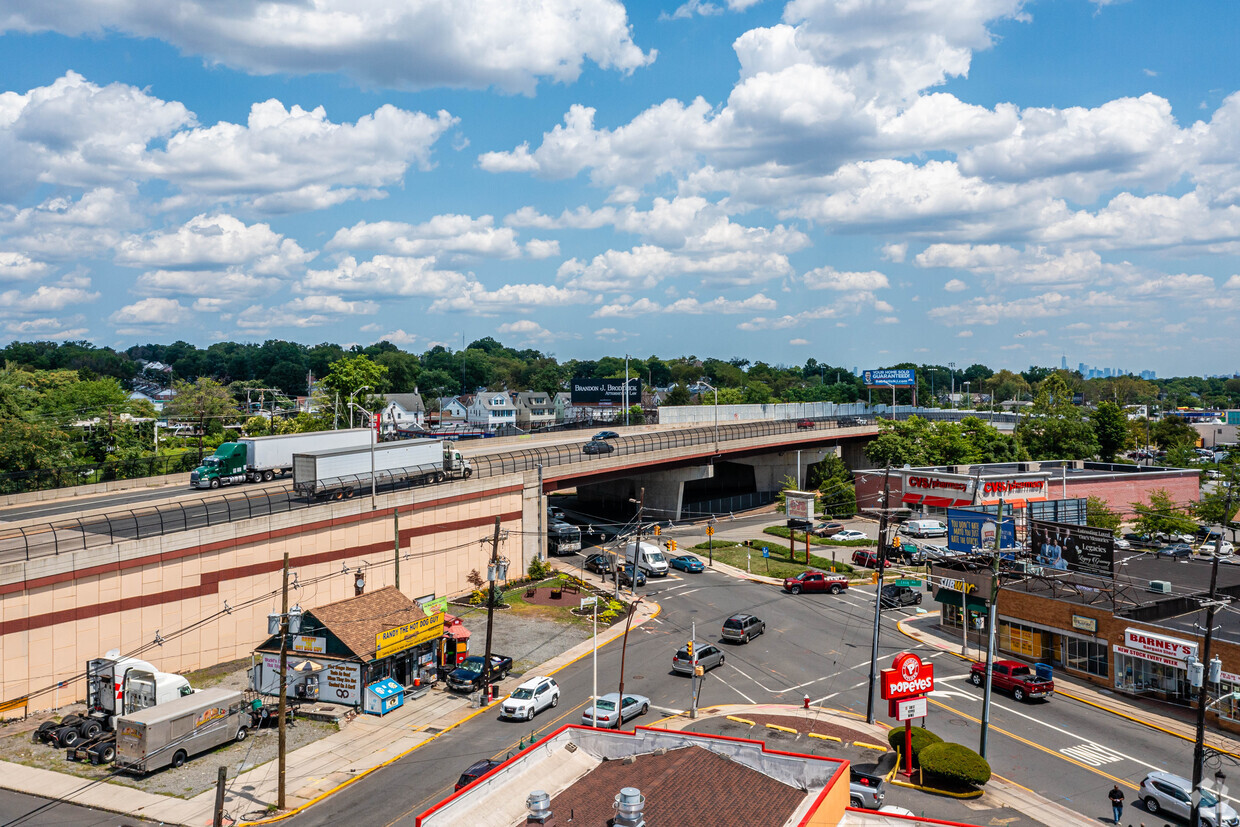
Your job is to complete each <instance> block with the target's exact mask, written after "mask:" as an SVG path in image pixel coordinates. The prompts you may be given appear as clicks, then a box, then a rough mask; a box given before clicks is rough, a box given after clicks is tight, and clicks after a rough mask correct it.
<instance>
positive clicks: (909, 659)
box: [882, 652, 934, 701]
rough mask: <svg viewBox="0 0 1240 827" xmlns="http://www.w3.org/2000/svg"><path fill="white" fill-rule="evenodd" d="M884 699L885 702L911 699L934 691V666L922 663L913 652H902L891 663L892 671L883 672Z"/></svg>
mask: <svg viewBox="0 0 1240 827" xmlns="http://www.w3.org/2000/svg"><path fill="white" fill-rule="evenodd" d="M882 674H883V686H882V698H883V700H884V701H892V700H900V699H901V698H911V697H914V696H915V695H924V694H925V693H927V692H932V691H934V664H933V663H930V662H929V661H927V662H925V663H922V660H921V658H919V657H917V655H914V654H912V653H911V652H901V653H900V654H898V655H896V657H895V660H893V661H892V662H891V668H890V669H884V670H883V673H882Z"/></svg>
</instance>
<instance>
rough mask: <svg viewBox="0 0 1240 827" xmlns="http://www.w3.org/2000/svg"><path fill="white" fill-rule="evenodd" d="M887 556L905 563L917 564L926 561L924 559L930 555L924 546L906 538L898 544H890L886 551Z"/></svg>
mask: <svg viewBox="0 0 1240 827" xmlns="http://www.w3.org/2000/svg"><path fill="white" fill-rule="evenodd" d="M887 556H888V557H891V558H895V559H896V560H901V561H903V562H905V563H913V564H918V563H924V562H926V559H927V558H928V557H930V556H931V554H930V552H929V551H927V550H926V549H925V548H922V547H921V546H919V545H917V544H916V543H913V542H909V541H907V540H906V541H903V542H900V543H899V544H898V545H894V546H892V547H891V549H890V550H889V551H888V552H887Z"/></svg>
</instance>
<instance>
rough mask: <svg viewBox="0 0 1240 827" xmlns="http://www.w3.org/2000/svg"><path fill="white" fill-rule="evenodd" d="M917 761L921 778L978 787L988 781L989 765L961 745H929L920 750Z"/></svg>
mask: <svg viewBox="0 0 1240 827" xmlns="http://www.w3.org/2000/svg"><path fill="white" fill-rule="evenodd" d="M917 761H918V763H919V764H921V771H922V775H923V777H926V776H930V777H933V778H941V779H943V780H945V781H952V782H956V783H961V784H973V785H974V786H978V787H980V786H982V785H983V784H985V783H986V782H987V781H989V780H990V764H988V763H986V759H985V758H983V757H982V756H980V755H978V754H977V753H976V752H974V751H973V750H971V749H969V748H968V747H966V746H963V745H961V744H949V743H946V742H941V743H938V744H930V745H929V746H927V747H925V748H923V749H922V750H921V752H920V753H919V754H918V756H917Z"/></svg>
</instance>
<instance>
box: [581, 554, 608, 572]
mask: <svg viewBox="0 0 1240 827" xmlns="http://www.w3.org/2000/svg"><path fill="white" fill-rule="evenodd" d="M585 569H586V571H592V572H594V573H595V574H611V555H610V554H591V555H590V556H589V557H587V558H586V562H585Z"/></svg>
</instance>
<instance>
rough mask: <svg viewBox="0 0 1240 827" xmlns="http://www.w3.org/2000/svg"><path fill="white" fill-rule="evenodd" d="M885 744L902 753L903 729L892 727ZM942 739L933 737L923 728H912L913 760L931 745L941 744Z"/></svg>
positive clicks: (932, 734)
mask: <svg viewBox="0 0 1240 827" xmlns="http://www.w3.org/2000/svg"><path fill="white" fill-rule="evenodd" d="M887 743H888V744H890V745H891V748H892V749H894V750H899V751H900V752H904V727H892V728H891V729H889V730H888V731H887ZM941 743H943V739H942V738H940V737H939V736H937V735H935V734H934V733H933V732H931V731H930V730H928V729H926V728H925V727H919V726H915V727H913V760H914V761H916V760H917V756H918V755H919V754H920V753H921V751H922V750H923V749H925V748H926V747H928V746H930V745H931V744H941Z"/></svg>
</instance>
